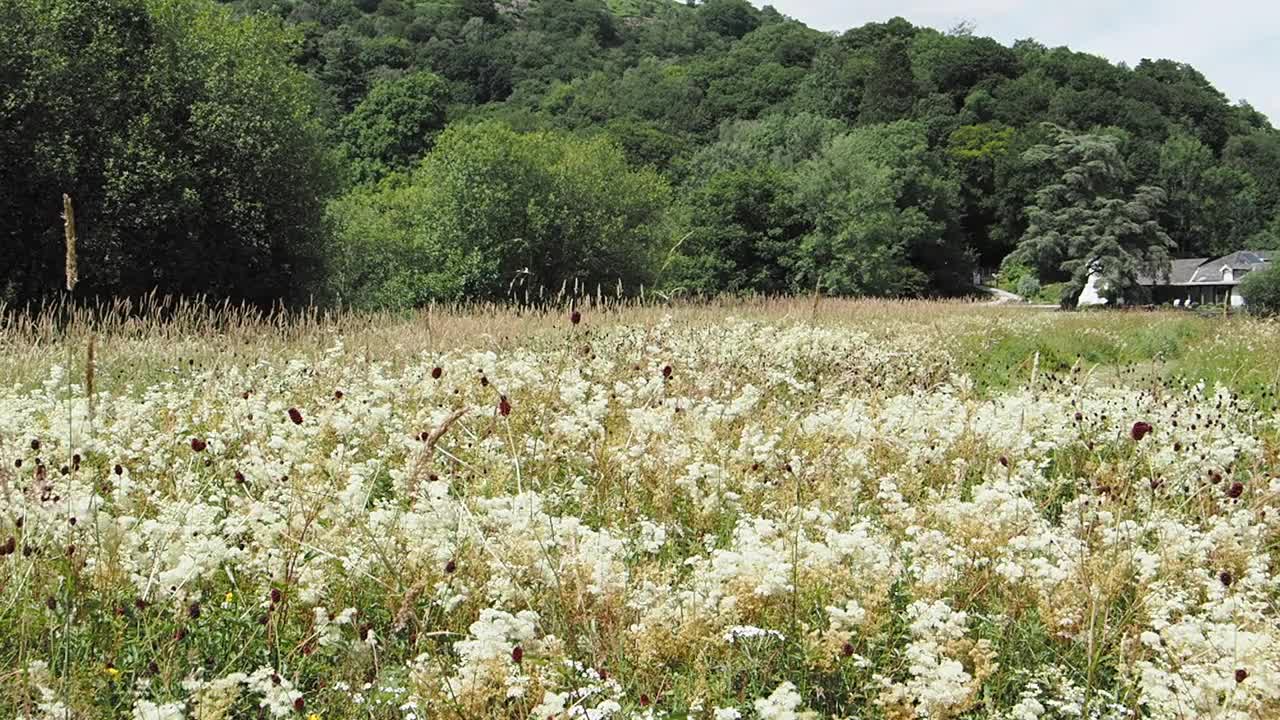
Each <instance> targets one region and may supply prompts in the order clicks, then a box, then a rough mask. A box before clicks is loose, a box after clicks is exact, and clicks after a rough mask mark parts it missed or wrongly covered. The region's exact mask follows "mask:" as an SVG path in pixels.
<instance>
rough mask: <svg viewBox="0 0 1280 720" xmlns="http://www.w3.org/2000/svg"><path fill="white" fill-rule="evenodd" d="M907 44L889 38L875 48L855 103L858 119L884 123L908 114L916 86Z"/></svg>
mask: <svg viewBox="0 0 1280 720" xmlns="http://www.w3.org/2000/svg"><path fill="white" fill-rule="evenodd" d="M908 47H910V45H909V44H908V42H907V41H906V40H900V39H897V38H891V39H888V40H885V41H884V42H882V43H881V44H880V45H879V46H878V47H877V48H876V50H875V53H874V56H873V64H872V66H871V68H870V71H869V73H868V75H867V78H866V80H865V82H864V84H863V89H862V103H861V104H860V105H859V106H858V122H859V123H861V124H864V125H870V124H875V123H887V122H892V121H894V120H901V119H903V118H906V117H907V116H908V115H910V113H911V107H912V106H913V105H914V104H915V98H916V93H917V90H916V82H915V77H914V76H913V75H912V73H911V58H910V56H909V55H908V54H907V48H908Z"/></svg>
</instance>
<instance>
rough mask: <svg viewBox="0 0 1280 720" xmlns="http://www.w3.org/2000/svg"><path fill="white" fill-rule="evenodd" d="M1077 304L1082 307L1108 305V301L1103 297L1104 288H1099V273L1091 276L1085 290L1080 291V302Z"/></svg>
mask: <svg viewBox="0 0 1280 720" xmlns="http://www.w3.org/2000/svg"><path fill="white" fill-rule="evenodd" d="M1077 304H1078V305H1080V306H1081V307H1084V306H1086V305H1106V304H1107V299H1106V298H1104V297H1102V288H1100V287H1098V275H1097V273H1094V274H1093V275H1090V276H1089V282H1087V283H1085V285H1084V290H1081V291H1080V300H1079V301H1078V303H1077Z"/></svg>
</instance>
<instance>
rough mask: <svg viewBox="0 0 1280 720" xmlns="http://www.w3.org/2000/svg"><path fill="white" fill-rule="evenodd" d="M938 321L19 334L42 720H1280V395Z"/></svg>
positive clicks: (21, 613)
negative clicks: (73, 350) (97, 336)
mask: <svg viewBox="0 0 1280 720" xmlns="http://www.w3.org/2000/svg"><path fill="white" fill-rule="evenodd" d="M789 307H791V308H793V309H794V307H795V306H789ZM920 307H925V308H935V309H936V312H937V313H940V314H941V315H942V316H944V317H948V318H950V319H951V320H952V322H950V323H946V324H945V326H940V325H939V324H938V323H936V322H933V321H932V319H931V317H930V313H933V312H935V310H929V312H928V313H924V314H919V313H915V312H914V310H918V309H919V308H920ZM911 308H912V309H913V311H912V313H907V312H906V311H898V310H894V309H892V308H889V309H885V308H884V307H883V306H877V308H876V309H874V310H873V311H859V312H858V313H855V314H854V317H853V318H852V319H843V320H842V319H835V318H831V317H830V316H824V315H816V316H815V315H808V316H806V315H803V314H801V315H800V317H799V318H797V316H796V315H797V313H792V312H791V311H790V310H788V312H787V313H774V314H772V315H769V314H767V313H765V314H764V315H763V316H755V317H742V318H738V319H725V318H718V319H717V320H716V321H715V322H712V321H711V320H709V319H708V318H707V317H706V316H705V315H701V314H699V313H698V312H697V311H695V310H687V311H681V310H676V311H673V312H672V313H671V314H670V315H667V316H662V315H655V314H635V315H632V316H628V315H626V314H619V315H618V316H617V317H615V318H611V319H609V318H603V317H602V318H600V319H599V320H598V321H597V320H595V319H594V318H593V316H592V314H591V313H590V312H589V311H588V312H586V313H583V314H582V315H578V316H575V320H580V319H582V318H583V317H585V322H582V323H581V324H579V323H578V322H574V323H569V322H568V321H567V320H562V321H545V322H544V323H543V325H541V326H539V327H538V328H536V329H534V330H531V331H527V332H524V333H520V334H516V333H512V334H510V335H508V336H498V335H494V334H489V335H486V334H485V333H484V331H483V330H478V331H475V332H471V333H469V334H455V335H454V336H452V337H447V338H446V339H445V340H441V339H440V337H439V336H438V335H437V334H436V333H437V332H438V331H437V330H434V329H432V326H431V325H430V324H428V325H427V329H426V330H425V331H424V330H423V329H422V328H421V327H420V326H419V325H418V324H417V323H421V322H427V323H430V322H432V321H431V320H429V319H428V320H421V319H419V320H415V321H410V322H408V324H407V325H400V326H396V327H395V329H388V328H387V327H378V326H376V325H374V324H370V325H369V326H367V327H354V328H344V327H343V326H342V325H341V324H336V325H333V326H330V325H323V324H318V325H316V326H314V327H307V328H302V329H298V328H296V327H295V328H288V327H285V328H280V327H275V328H272V329H266V328H260V329H258V330H256V331H255V332H254V333H245V332H243V331H240V332H239V333H237V331H234V330H230V329H223V330H219V331H210V333H209V334H207V335H205V336H197V337H194V338H185V339H184V338H172V340H173V346H174V347H176V348H178V349H180V350H181V352H182V355H181V356H180V355H179V354H178V353H177V352H174V353H173V356H172V357H171V356H169V355H168V354H167V353H168V352H169V351H168V350H166V348H165V346H164V345H163V344H160V343H157V342H156V341H155V337H154V336H148V335H147V334H146V333H143V334H142V335H141V336H130V335H129V334H128V333H127V332H126V331H125V328H121V327H118V328H116V329H115V330H113V331H112V333H108V334H104V335H103V337H102V338H101V340H100V343H99V347H98V351H97V363H98V367H96V368H95V369H96V372H97V373H98V376H99V379H98V381H97V385H96V387H89V386H90V385H93V384H94V383H93V382H92V381H90V382H84V381H82V378H83V377H84V375H85V370H86V368H85V367H84V366H83V359H82V358H74V357H73V358H72V362H71V363H70V364H69V363H68V362H67V358H66V356H64V355H63V354H61V353H59V352H44V353H41V352H39V350H38V349H37V346H38V345H39V343H36V342H35V341H33V340H32V339H31V337H30V335H29V333H27V332H25V331H24V332H19V331H18V330H14V329H13V328H9V329H8V330H7V331H6V332H7V333H8V334H7V335H5V336H4V341H3V343H2V344H0V349H3V351H4V352H5V353H6V355H7V357H6V358H5V359H4V360H3V362H2V363H0V365H2V366H3V367H4V368H5V369H6V370H7V371H11V373H10V377H11V378H12V380H6V381H5V384H4V385H3V386H0V461H2V463H0V639H2V640H0V679H2V682H0V716H3V717H17V718H73V717H74V718H79V717H134V718H147V719H150V718H165V719H170V718H173V719H176V718H193V719H200V720H210V719H213V718H224V717H225V718H238V717H280V718H284V717H295V716H296V717H300V718H357V717H359V718H366V717H373V718H415V719H416V718H437V717H444V718H522V719H523V718H532V719H536V720H548V719H551V718H555V719H561V718H706V719H708V720H710V719H711V718H716V719H717V720H720V719H724V718H747V719H753V718H761V719H764V718H788V719H791V718H796V719H798V718H818V717H824V718H825V717H834V718H897V719H906V718H933V719H936V718H979V717H981V718H1009V719H1014V720H1030V719H1032V718H1045V719H1046V720H1053V719H1066V718H1099V719H1101V718H1107V719H1119V718H1140V717H1141V718H1167V719H1169V720H1174V719H1176V718H1189V717H1205V718H1229V719H1231V720H1237V719H1239V720H1243V719H1244V718H1269V717H1280V617H1278V615H1280V611H1278V610H1277V608H1278V607H1280V575H1278V574H1277V571H1276V563H1277V561H1280V524H1278V521H1280V507H1278V505H1280V479H1276V472H1277V470H1276V467H1275V463H1276V459H1277V457H1280V444H1278V443H1277V434H1276V429H1277V426H1276V423H1275V416H1274V414H1273V411H1274V408H1273V407H1271V406H1268V405H1266V404H1265V403H1266V400H1267V398H1268V397H1269V396H1268V395H1266V393H1265V391H1260V392H1257V391H1254V390H1252V389H1250V388H1246V387H1244V386H1233V385H1231V384H1230V383H1229V382H1226V381H1218V382H1206V383H1193V382H1187V381H1186V379H1187V378H1186V376H1185V375H1182V374H1179V373H1176V372H1173V371H1171V370H1170V371H1165V372H1162V371H1161V370H1160V367H1159V366H1156V365H1153V366H1151V367H1149V368H1147V369H1146V370H1147V371H1146V372H1141V373H1139V372H1133V371H1132V370H1131V369H1130V368H1129V367H1128V366H1127V365H1124V364H1121V363H1119V362H1116V363H1112V364H1108V363H1107V362H1105V361H1098V362H1090V361H1088V360H1086V359H1084V358H1080V359H1078V360H1072V361H1071V362H1070V363H1064V362H1062V361H1061V358H1060V357H1059V358H1057V359H1056V360H1055V359H1054V358H1053V357H1052V354H1051V353H1050V352H1049V350H1045V351H1044V352H1043V353H1039V354H1036V353H1037V352H1038V351H1033V354H1031V355H1029V356H1027V357H1025V358H1023V360H1024V361H1025V363H1024V366H1021V367H1020V368H1015V369H1010V370H1008V372H1007V377H1005V378H1004V379H1003V380H1002V381H1001V382H994V381H992V379H991V378H992V377H993V376H992V372H993V371H992V367H993V366H992V365H991V364H990V363H991V362H996V361H997V360H998V361H999V362H1003V361H1002V360H999V358H1000V353H1002V352H1007V351H1008V350H1007V348H1008V347H1011V346H1018V347H1020V345H1017V343H1018V342H1022V341H1023V339H1025V338H1030V337H1039V338H1040V339H1041V340H1040V342H1045V341H1044V339H1043V338H1044V337H1046V334H1051V333H1053V332H1057V331H1058V327H1059V326H1058V324H1059V323H1065V324H1066V327H1071V328H1074V329H1072V332H1073V333H1074V332H1076V331H1077V330H1078V329H1079V328H1077V327H1076V325H1078V324H1079V323H1080V322H1082V321H1081V320H1079V319H1076V318H1065V319H1058V318H1055V317H1053V316H1050V315H1027V314H1023V315H1019V314H1015V313H1009V312H1008V311H1001V312H1000V313H997V312H996V311H994V310H991V311H988V310H985V309H981V308H959V309H957V308H956V307H953V306H944V305H937V306H929V305H924V306H920V305H916V306H911ZM387 322H390V321H389V320H388V321H387ZM437 322H438V321H437ZM474 322H475V323H477V325H479V323H480V321H478V320H477V321H474ZM495 322H497V321H495ZM1088 322H1092V323H1095V324H1097V325H1098V328H1096V329H1095V330H1093V331H1092V332H1096V333H1098V334H1099V335H1100V336H1101V335H1102V334H1106V333H1111V332H1114V331H1111V330H1107V329H1105V328H1104V327H1102V326H1104V325H1105V323H1106V322H1108V321H1107V320H1106V319H1105V318H1103V319H1091V320H1089V321H1088ZM1124 322H1126V323H1131V322H1132V321H1131V320H1128V319H1125V320H1124ZM1148 322H1151V323H1155V324H1159V323H1166V324H1168V326H1170V327H1175V328H1180V327H1181V325H1180V324H1181V323H1183V322H1185V321H1184V320H1182V319H1169V318H1163V317H1153V318H1151V319H1150V320H1148ZM472 327H475V326H472ZM509 329H510V328H509V327H508V330H509ZM1247 330H1248V332H1249V333H1272V334H1273V335H1274V334H1276V331H1275V330H1273V329H1271V328H1270V327H1269V326H1263V325H1261V324H1251V325H1249V326H1248V328H1247ZM153 332H155V331H153ZM1179 332H1181V331H1180V330H1179ZM219 333H221V334H219ZM994 336H999V337H1003V338H1005V340H1002V341H999V342H1001V343H1004V344H996V345H993V344H991V343H992V342H996V341H989V340H986V339H982V338H989V337H994ZM1009 338H1013V339H1014V340H1009ZM1014 341H1016V342H1014ZM66 342H68V343H74V342H77V341H76V340H74V339H68V340H66ZM1011 342H1012V343H1013V345H1010V344H1009V343H1011ZM1108 342H1112V344H1113V345H1114V344H1116V343H1120V342H1121V341H1119V340H1115V339H1114V338H1113V339H1112V340H1109V341H1108ZM1187 342H1190V341H1189V340H1188V341H1187ZM1223 342H1224V341H1223V340H1222V338H1221V336H1220V335H1216V336H1214V337H1213V338H1212V341H1211V343H1212V344H1220V343H1223ZM1242 342H1243V341H1242ZM1259 342H1261V341H1259ZM1046 347H1048V346H1046ZM975 348H980V350H975ZM1174 349H1175V350H1176V351H1177V352H1181V353H1184V356H1188V357H1190V356H1192V355H1193V354H1194V353H1196V352H1200V351H1201V350H1202V349H1203V346H1196V347H1190V346H1188V347H1180V346H1175V347H1174ZM979 352H986V353H989V354H990V357H989V358H988V360H987V364H985V365H983V364H982V362H983V360H982V357H980V356H979V354H977V353H979ZM1162 352H1163V350H1162ZM183 356H185V358H186V359H182V357H183ZM993 358H994V359H993ZM1237 376H1238V377H1246V376H1247V374H1245V375H1242V374H1239V373H1237ZM1211 379H1212V378H1211ZM1245 391H1248V392H1245Z"/></svg>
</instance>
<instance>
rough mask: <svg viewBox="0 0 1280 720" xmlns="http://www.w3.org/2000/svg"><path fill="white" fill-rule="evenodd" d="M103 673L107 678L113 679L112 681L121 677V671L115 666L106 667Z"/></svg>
mask: <svg viewBox="0 0 1280 720" xmlns="http://www.w3.org/2000/svg"><path fill="white" fill-rule="evenodd" d="M103 672H105V673H106V674H107V677H109V678H111V679H112V680H115V679H116V678H118V677H120V671H119V670H118V669H117V668H116V667H115V666H114V665H108V666H106V667H105V668H103Z"/></svg>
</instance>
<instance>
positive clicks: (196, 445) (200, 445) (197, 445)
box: [191, 437, 209, 452]
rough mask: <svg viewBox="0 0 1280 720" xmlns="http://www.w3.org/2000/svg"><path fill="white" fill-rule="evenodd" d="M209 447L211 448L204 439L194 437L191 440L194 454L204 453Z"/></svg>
mask: <svg viewBox="0 0 1280 720" xmlns="http://www.w3.org/2000/svg"><path fill="white" fill-rule="evenodd" d="M207 447H209V443H207V442H205V441H204V440H203V439H201V438H194V437H193V438H191V450H192V452H204V449H205V448H207Z"/></svg>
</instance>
